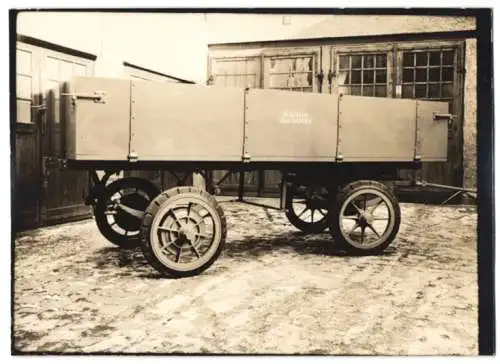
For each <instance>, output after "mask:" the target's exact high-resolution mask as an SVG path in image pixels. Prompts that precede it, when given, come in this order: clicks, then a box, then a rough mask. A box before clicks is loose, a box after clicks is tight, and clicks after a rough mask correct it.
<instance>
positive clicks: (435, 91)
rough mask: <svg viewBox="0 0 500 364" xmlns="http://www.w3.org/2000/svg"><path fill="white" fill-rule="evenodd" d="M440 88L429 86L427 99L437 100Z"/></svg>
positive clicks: (434, 85) (437, 85) (436, 85)
mask: <svg viewBox="0 0 500 364" xmlns="http://www.w3.org/2000/svg"><path fill="white" fill-rule="evenodd" d="M439 91H440V87H439V84H431V85H429V97H433V98H439V97H441V95H440V92H439Z"/></svg>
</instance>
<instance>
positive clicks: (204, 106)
mask: <svg viewBox="0 0 500 364" xmlns="http://www.w3.org/2000/svg"><path fill="white" fill-rule="evenodd" d="M131 90H132V91H131V92H132V96H131V97H132V99H131V139H130V154H131V155H132V156H133V157H134V159H135V160H138V161H154V160H165V161H241V160H242V150H243V146H242V142H243V109H244V104H243V100H244V95H243V93H244V90H243V89H238V88H222V87H206V86H197V85H185V84H177V83H163V82H146V81H132V85H131Z"/></svg>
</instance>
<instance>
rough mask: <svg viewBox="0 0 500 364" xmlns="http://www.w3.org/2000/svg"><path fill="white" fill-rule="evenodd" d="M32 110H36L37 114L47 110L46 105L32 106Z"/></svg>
mask: <svg viewBox="0 0 500 364" xmlns="http://www.w3.org/2000/svg"><path fill="white" fill-rule="evenodd" d="M31 108H32V109H36V110H37V111H38V112H43V111H46V110H47V105H45V104H40V105H32V106H31Z"/></svg>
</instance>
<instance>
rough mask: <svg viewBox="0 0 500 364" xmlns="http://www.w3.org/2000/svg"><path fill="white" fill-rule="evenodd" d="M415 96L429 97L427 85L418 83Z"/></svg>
mask: <svg viewBox="0 0 500 364" xmlns="http://www.w3.org/2000/svg"><path fill="white" fill-rule="evenodd" d="M415 97H416V98H417V99H418V98H424V97H427V85H416V86H415Z"/></svg>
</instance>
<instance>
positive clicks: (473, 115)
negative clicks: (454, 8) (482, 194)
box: [463, 39, 477, 188]
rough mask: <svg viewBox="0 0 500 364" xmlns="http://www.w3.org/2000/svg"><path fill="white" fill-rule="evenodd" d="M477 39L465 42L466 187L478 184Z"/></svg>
mask: <svg viewBox="0 0 500 364" xmlns="http://www.w3.org/2000/svg"><path fill="white" fill-rule="evenodd" d="M476 43H477V42H476V40H475V39H467V41H466V44H465V87H464V125H463V131H464V146H463V153H464V176H463V184H464V186H465V187H473V188H474V187H476V186H477V176H476V168H477V150H476V148H477V141H476V137H477V97H476V88H477V79H476V72H477V64H476V63H477V62H476V57H477V45H476Z"/></svg>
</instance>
